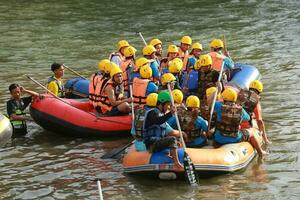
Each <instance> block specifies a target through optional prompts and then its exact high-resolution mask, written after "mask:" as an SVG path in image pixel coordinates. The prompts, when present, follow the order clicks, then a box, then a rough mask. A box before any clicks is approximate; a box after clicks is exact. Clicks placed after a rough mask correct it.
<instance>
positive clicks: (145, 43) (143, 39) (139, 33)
mask: <svg viewBox="0 0 300 200" xmlns="http://www.w3.org/2000/svg"><path fill="white" fill-rule="evenodd" d="M136 34H138V35H139V36H140V37H141V39H142V41H143V43H144V45H145V46H147V42H146V40H145V38H144V37H143V35H142V33H141V32H136Z"/></svg>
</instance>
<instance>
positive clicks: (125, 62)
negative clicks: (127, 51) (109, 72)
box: [120, 59, 132, 91]
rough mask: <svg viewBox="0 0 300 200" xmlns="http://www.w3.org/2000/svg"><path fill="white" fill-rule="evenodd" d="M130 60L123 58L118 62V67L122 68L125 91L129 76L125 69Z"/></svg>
mask: <svg viewBox="0 0 300 200" xmlns="http://www.w3.org/2000/svg"><path fill="white" fill-rule="evenodd" d="M131 62H132V60H131V59H129V60H124V61H122V62H121V63H120V68H121V70H122V72H123V73H122V76H123V83H124V90H125V91H128V79H129V76H128V74H127V69H128V67H129V65H130V64H131Z"/></svg>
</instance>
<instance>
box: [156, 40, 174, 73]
mask: <svg viewBox="0 0 300 200" xmlns="http://www.w3.org/2000/svg"><path fill="white" fill-rule="evenodd" d="M177 56H178V47H177V46H176V45H173V44H172V45H169V47H168V53H167V57H165V58H162V59H161V61H160V66H159V69H160V71H161V74H165V73H168V72H169V71H168V66H169V62H170V61H172V60H173V59H174V58H176V57H177Z"/></svg>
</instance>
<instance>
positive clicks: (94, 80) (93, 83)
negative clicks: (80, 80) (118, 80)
mask: <svg viewBox="0 0 300 200" xmlns="http://www.w3.org/2000/svg"><path fill="white" fill-rule="evenodd" d="M102 78H103V75H102V74H99V73H94V74H93V75H92V76H91V78H90V83H89V102H90V104H93V106H94V107H96V106H97V101H96V87H97V84H98V82H99V81H100V80H101V79H102Z"/></svg>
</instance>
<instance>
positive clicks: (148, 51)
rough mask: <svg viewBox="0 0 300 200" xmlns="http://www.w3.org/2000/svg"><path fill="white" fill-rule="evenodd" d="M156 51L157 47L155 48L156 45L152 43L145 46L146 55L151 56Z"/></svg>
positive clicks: (144, 52)
mask: <svg viewBox="0 0 300 200" xmlns="http://www.w3.org/2000/svg"><path fill="white" fill-rule="evenodd" d="M154 52H156V49H155V48H154V46H152V45H147V46H145V47H144V48H143V55H144V56H150V55H152V54H153V53H154Z"/></svg>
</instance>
